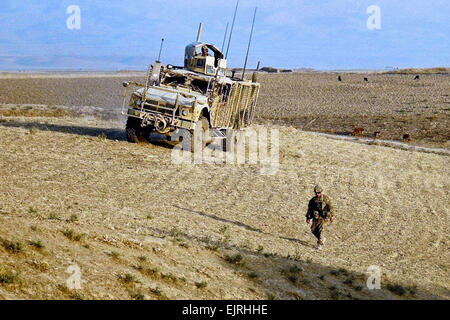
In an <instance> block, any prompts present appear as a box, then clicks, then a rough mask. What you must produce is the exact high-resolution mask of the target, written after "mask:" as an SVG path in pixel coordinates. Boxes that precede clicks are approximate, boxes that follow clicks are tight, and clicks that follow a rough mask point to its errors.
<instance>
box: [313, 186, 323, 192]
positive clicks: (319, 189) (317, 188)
mask: <svg viewBox="0 0 450 320" xmlns="http://www.w3.org/2000/svg"><path fill="white" fill-rule="evenodd" d="M319 192H322V187H321V186H319V185H316V186H315V187H314V193H319Z"/></svg>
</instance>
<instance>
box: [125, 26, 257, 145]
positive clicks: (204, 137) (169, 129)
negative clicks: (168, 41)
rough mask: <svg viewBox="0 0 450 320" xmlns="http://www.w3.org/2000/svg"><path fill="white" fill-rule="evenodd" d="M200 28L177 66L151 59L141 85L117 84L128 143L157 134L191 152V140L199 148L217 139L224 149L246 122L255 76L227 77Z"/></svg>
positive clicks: (251, 114)
mask: <svg viewBox="0 0 450 320" xmlns="http://www.w3.org/2000/svg"><path fill="white" fill-rule="evenodd" d="M202 28H203V26H202V24H200V28H199V31H198V35H197V41H195V42H193V43H191V44H188V45H187V46H186V49H185V54H184V66H183V67H178V66H173V65H170V64H168V65H163V64H162V63H161V62H160V61H158V60H157V61H155V63H154V64H153V65H151V66H150V67H149V68H148V71H147V77H146V82H145V83H144V84H141V83H136V82H124V83H123V85H124V87H125V92H124V100H123V106H122V114H124V115H127V116H128V120H127V123H126V135H127V139H128V141H130V142H140V141H145V140H146V139H147V137H148V136H149V134H150V133H151V132H157V133H159V134H163V135H165V136H167V137H168V140H170V141H181V142H182V147H183V149H184V150H191V151H192V150H194V149H193V147H194V144H195V143H196V142H195V141H197V142H198V141H199V139H200V141H201V145H202V147H205V146H206V144H208V143H209V142H211V141H212V140H213V139H215V138H217V139H223V142H225V141H226V142H225V143H223V144H222V145H223V147H224V151H226V150H227V148H228V149H229V146H230V143H231V141H230V139H234V137H235V136H236V135H235V133H236V131H239V130H242V129H243V128H245V127H247V126H249V125H250V124H251V123H252V120H253V117H254V113H255V107H256V103H257V99H258V93H259V89H260V85H259V83H258V82H257V73H256V72H255V73H254V74H253V77H252V80H245V79H238V78H236V77H234V72H233V75H232V76H228V75H227V60H226V59H225V57H224V54H223V53H222V52H221V51H220V50H219V49H218V48H217V47H216V46H214V45H213V44H209V43H203V42H201V41H200V38H201V33H202ZM130 88H133V89H134V90H133V91H132V90H130ZM130 93H131V97H129V95H130ZM127 102H128V103H127ZM198 132H199V133H200V134H196V133H198ZM227 146H228V147H227Z"/></svg>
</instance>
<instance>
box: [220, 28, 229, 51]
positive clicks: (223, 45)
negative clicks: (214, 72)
mask: <svg viewBox="0 0 450 320" xmlns="http://www.w3.org/2000/svg"><path fill="white" fill-rule="evenodd" d="M228 25H229V23H228V22H227V27H226V28H225V35H224V36H223V42H222V50H221V51H222V53H223V48H224V47H225V40H226V39H227V33H228Z"/></svg>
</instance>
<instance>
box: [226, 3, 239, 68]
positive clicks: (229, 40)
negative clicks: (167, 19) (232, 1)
mask: <svg viewBox="0 0 450 320" xmlns="http://www.w3.org/2000/svg"><path fill="white" fill-rule="evenodd" d="M238 5H239V0H237V3H236V9H234V16H233V23H232V24H231V30H230V38H228V46H227V53H226V54H225V59H226V58H227V57H228V49H230V42H231V36H232V35H233V28H234V20H235V19H236V12H237V9H238Z"/></svg>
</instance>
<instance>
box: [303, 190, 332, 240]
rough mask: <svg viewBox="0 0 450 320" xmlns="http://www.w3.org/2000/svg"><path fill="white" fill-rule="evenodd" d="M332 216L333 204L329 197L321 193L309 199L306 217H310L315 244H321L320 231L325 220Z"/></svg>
mask: <svg viewBox="0 0 450 320" xmlns="http://www.w3.org/2000/svg"><path fill="white" fill-rule="evenodd" d="M332 217H333V205H332V204H331V201H330V198H328V197H327V196H326V195H324V194H322V195H321V196H320V197H318V196H314V197H313V198H312V199H311V200H309V204H308V211H307V213H306V219H308V220H310V219H312V225H311V232H312V233H313V235H314V236H315V237H316V238H317V244H318V245H322V244H323V242H322V231H323V225H324V223H325V221H328V219H329V218H332Z"/></svg>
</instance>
